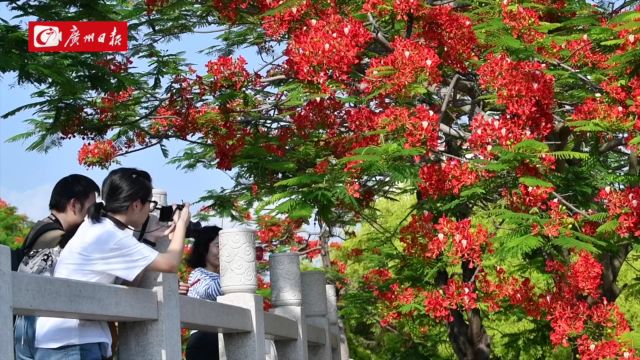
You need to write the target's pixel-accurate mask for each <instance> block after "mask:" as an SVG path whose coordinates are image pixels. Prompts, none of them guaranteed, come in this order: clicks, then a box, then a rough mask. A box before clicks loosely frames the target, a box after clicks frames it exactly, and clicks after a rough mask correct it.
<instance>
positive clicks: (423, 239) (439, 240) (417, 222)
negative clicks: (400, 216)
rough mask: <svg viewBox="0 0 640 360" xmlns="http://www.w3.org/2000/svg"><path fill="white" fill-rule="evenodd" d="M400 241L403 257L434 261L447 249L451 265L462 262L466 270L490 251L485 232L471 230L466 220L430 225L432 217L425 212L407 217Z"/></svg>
mask: <svg viewBox="0 0 640 360" xmlns="http://www.w3.org/2000/svg"><path fill="white" fill-rule="evenodd" d="M400 242H402V243H403V244H404V251H405V253H406V254H407V255H409V256H418V257H420V258H423V259H425V260H427V259H436V258H437V257H439V256H440V255H442V254H443V253H444V252H445V251H446V250H447V249H449V251H448V252H447V255H448V256H449V257H450V258H451V263H452V264H459V263H460V262H466V263H468V266H469V267H470V268H471V267H476V266H478V265H479V264H480V263H481V262H482V254H483V252H484V251H485V250H488V251H491V243H490V241H489V233H488V232H487V230H485V229H484V228H483V227H482V226H480V225H478V226H476V227H475V229H472V228H471V220H470V219H465V220H461V221H458V222H456V221H455V220H451V219H448V218H447V217H445V216H443V217H442V218H440V219H439V220H438V223H437V224H435V225H434V224H433V215H432V214H431V213H428V212H425V213H423V214H421V215H415V214H414V215H412V216H411V220H410V221H409V223H408V224H407V225H405V226H403V227H402V228H401V229H400Z"/></svg>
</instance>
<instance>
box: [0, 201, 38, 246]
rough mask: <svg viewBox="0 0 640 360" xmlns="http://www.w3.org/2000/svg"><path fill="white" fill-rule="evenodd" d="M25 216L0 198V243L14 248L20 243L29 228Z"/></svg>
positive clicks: (29, 225)
mask: <svg viewBox="0 0 640 360" xmlns="http://www.w3.org/2000/svg"><path fill="white" fill-rule="evenodd" d="M31 225H32V224H31V222H30V221H29V219H27V217H26V216H24V215H21V214H18V210H17V209H16V208H15V207H14V206H11V205H10V204H8V203H7V202H6V201H4V200H2V199H0V244H2V245H6V246H9V247H11V248H16V247H18V246H20V245H22V243H23V241H24V238H25V236H27V233H28V232H29V230H30V228H31Z"/></svg>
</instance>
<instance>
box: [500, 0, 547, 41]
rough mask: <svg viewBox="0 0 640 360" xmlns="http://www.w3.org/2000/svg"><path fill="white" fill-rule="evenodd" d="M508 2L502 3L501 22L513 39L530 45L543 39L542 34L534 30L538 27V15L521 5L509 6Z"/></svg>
mask: <svg viewBox="0 0 640 360" xmlns="http://www.w3.org/2000/svg"><path fill="white" fill-rule="evenodd" d="M510 2H511V1H510V0H503V1H502V21H503V22H504V24H505V25H507V26H509V27H510V28H511V33H512V34H513V37H515V38H521V39H522V41H524V42H526V43H528V44H531V43H534V42H536V41H538V40H540V39H543V38H544V34H543V33H541V32H539V31H538V30H536V29H535V27H536V26H538V25H540V14H538V12H536V11H535V10H532V9H527V8H525V7H522V6H521V5H515V6H513V5H510Z"/></svg>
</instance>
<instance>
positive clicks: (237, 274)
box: [219, 228, 258, 294]
mask: <svg viewBox="0 0 640 360" xmlns="http://www.w3.org/2000/svg"><path fill="white" fill-rule="evenodd" d="M219 237H220V285H221V287H222V291H223V292H224V293H225V294H231V293H248V294H255V292H256V290H257V289H258V282H257V278H256V277H257V276H256V275H257V268H256V248H255V232H254V230H252V229H248V228H234V229H225V230H222V231H220V234H219Z"/></svg>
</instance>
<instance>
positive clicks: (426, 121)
mask: <svg viewBox="0 0 640 360" xmlns="http://www.w3.org/2000/svg"><path fill="white" fill-rule="evenodd" d="M378 117H379V120H376V121H374V123H377V124H380V125H381V126H384V127H386V129H387V131H389V132H394V131H396V129H402V130H404V131H403V133H402V135H401V136H402V138H404V139H406V142H405V143H404V147H405V148H423V149H425V152H426V153H429V152H430V151H431V150H434V149H437V148H438V131H439V124H440V117H439V115H438V114H437V113H435V112H434V111H433V110H431V109H429V108H428V107H426V106H424V105H418V106H416V107H414V108H413V109H411V110H410V109H408V108H404V107H390V108H388V109H387V110H385V111H384V112H383V113H381V114H379V115H378Z"/></svg>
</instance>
